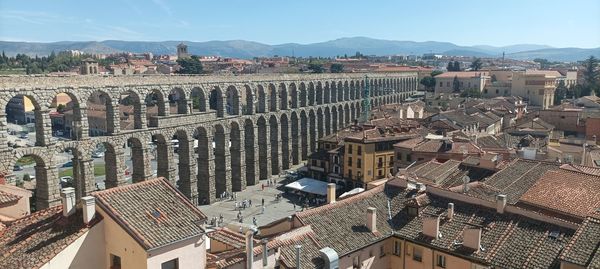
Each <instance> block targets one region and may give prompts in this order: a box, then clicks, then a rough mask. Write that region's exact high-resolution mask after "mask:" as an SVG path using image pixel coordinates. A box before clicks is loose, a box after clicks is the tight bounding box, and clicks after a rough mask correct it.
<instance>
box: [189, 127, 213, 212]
mask: <svg viewBox="0 0 600 269" xmlns="http://www.w3.org/2000/svg"><path fill="white" fill-rule="evenodd" d="M194 138H195V139H197V140H198V152H197V153H198V178H197V184H198V203H199V204H209V203H212V202H214V201H215V197H216V193H215V173H214V170H212V169H211V166H212V164H211V162H214V159H213V158H214V150H213V146H212V129H211V128H210V127H206V126H198V127H197V128H196V129H195V130H194Z"/></svg>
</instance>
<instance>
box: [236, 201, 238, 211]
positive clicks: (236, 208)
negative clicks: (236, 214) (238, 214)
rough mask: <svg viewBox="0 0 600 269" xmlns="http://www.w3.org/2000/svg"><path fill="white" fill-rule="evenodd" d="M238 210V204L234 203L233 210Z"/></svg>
mask: <svg viewBox="0 0 600 269" xmlns="http://www.w3.org/2000/svg"><path fill="white" fill-rule="evenodd" d="M237 209H238V202H235V210H237Z"/></svg>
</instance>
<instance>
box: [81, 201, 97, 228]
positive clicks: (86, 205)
mask: <svg viewBox="0 0 600 269" xmlns="http://www.w3.org/2000/svg"><path fill="white" fill-rule="evenodd" d="M81 205H82V207H83V223H85V224H90V221H92V219H93V218H94V215H96V199H95V198H94V197H92V196H86V197H81Z"/></svg>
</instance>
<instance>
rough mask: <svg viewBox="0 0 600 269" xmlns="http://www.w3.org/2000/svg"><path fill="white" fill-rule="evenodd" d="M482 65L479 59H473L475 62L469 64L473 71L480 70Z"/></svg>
mask: <svg viewBox="0 0 600 269" xmlns="http://www.w3.org/2000/svg"><path fill="white" fill-rule="evenodd" d="M482 65H483V63H482V62H481V59H479V58H475V60H473V62H471V69H472V70H473V71H478V70H479V69H481V66H482Z"/></svg>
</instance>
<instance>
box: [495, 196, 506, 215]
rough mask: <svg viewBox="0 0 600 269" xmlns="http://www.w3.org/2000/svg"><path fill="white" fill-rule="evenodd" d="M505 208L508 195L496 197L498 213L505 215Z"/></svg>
mask: <svg viewBox="0 0 600 269" xmlns="http://www.w3.org/2000/svg"><path fill="white" fill-rule="evenodd" d="M504 208H506V195H504V194H498V195H496V211H497V212H498V213H500V214H502V213H504Z"/></svg>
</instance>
